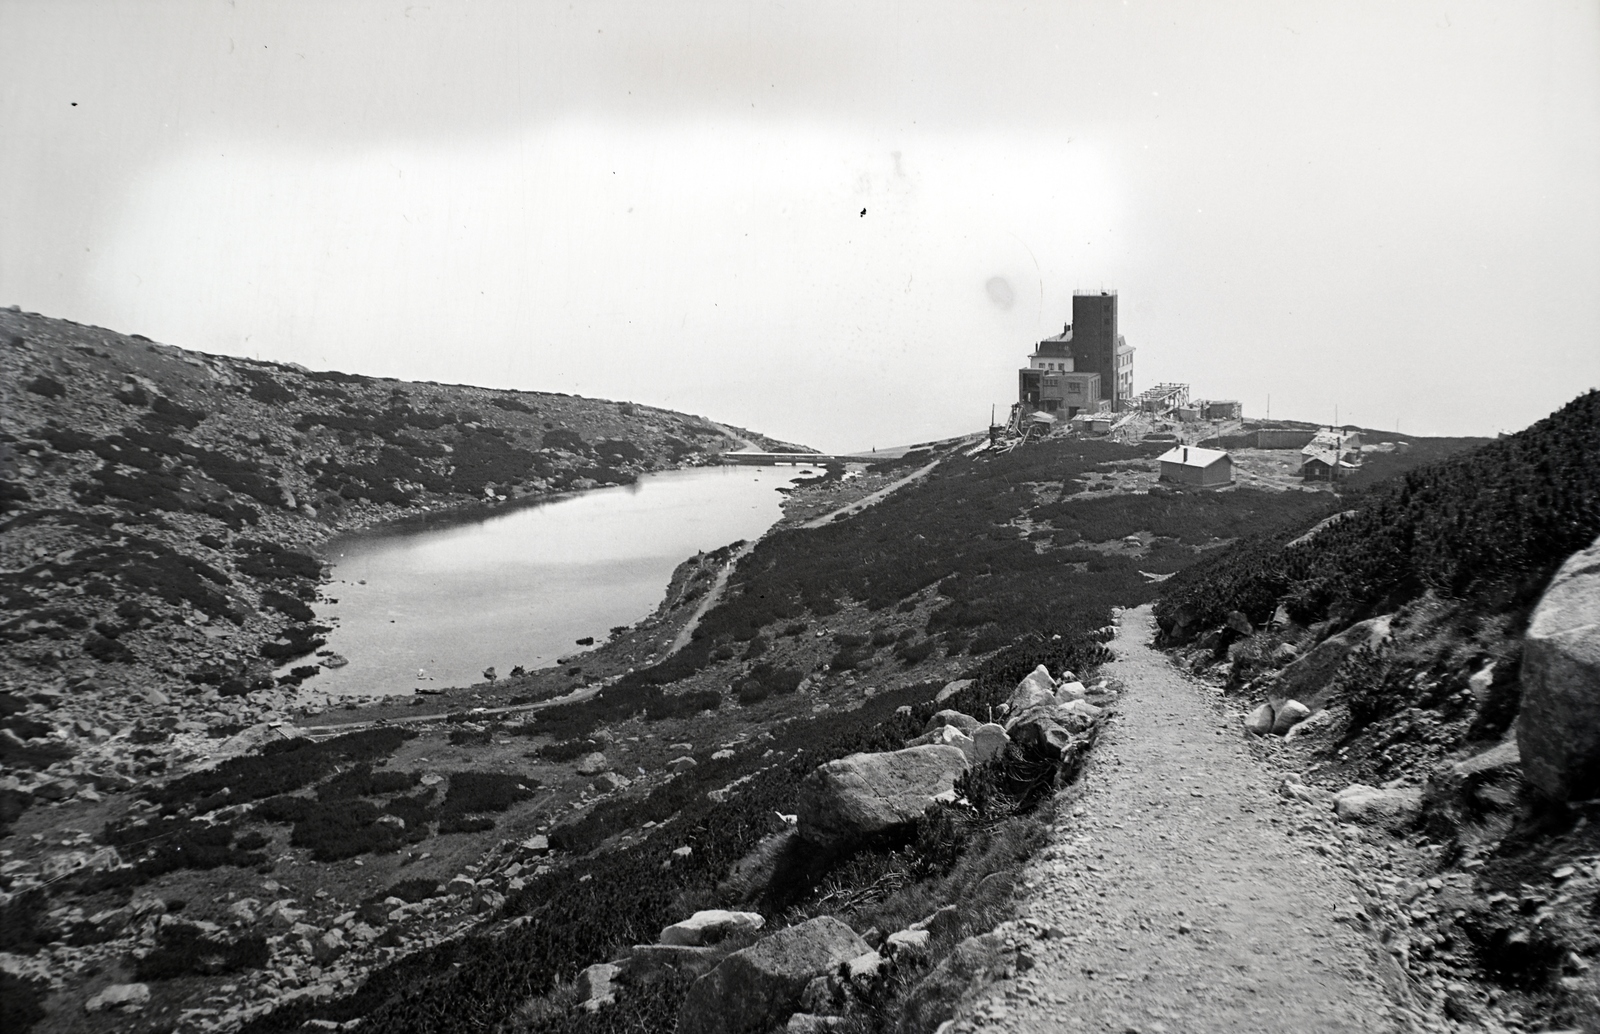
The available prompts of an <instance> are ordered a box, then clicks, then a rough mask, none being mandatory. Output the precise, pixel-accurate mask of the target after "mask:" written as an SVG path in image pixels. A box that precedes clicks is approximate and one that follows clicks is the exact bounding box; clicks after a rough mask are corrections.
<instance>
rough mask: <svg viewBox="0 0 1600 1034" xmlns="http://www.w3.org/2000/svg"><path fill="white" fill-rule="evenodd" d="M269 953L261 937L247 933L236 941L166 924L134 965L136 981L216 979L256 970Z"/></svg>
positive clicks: (264, 938) (193, 928) (183, 925)
mask: <svg viewBox="0 0 1600 1034" xmlns="http://www.w3.org/2000/svg"><path fill="white" fill-rule="evenodd" d="M268 957H269V952H268V950H267V938H266V936H265V935H264V934H247V935H245V936H242V937H240V938H239V939H238V940H225V939H220V938H212V937H207V936H206V935H205V934H204V933H203V932H201V929H200V928H199V927H198V926H194V925H192V924H190V923H169V924H166V925H163V926H162V927H161V928H160V929H159V930H158V931H157V932H156V946H155V948H154V949H153V950H152V951H151V952H150V953H149V954H148V955H146V956H145V957H144V958H142V959H139V960H138V961H137V962H136V963H135V965H134V975H135V976H136V977H137V978H138V979H140V980H171V979H172V978H174V977H183V976H191V975H195V976H216V975H218V974H221V973H235V972H238V971H239V970H242V969H260V968H261V967H263V966H265V965H266V964H267V959H268Z"/></svg>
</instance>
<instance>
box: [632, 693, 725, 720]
mask: <svg viewBox="0 0 1600 1034" xmlns="http://www.w3.org/2000/svg"><path fill="white" fill-rule="evenodd" d="M721 706H722V694H721V693H718V692H717V691H716V690H714V689H699V690H692V691H690V692H688V693H664V694H661V695H659V696H657V697H656V698H655V699H654V700H652V701H651V703H650V704H649V706H648V707H647V708H646V709H645V717H646V718H647V719H649V720H650V721H652V722H660V721H665V720H666V719H668V718H693V717H694V716H695V715H697V714H700V713H701V712H703V711H715V710H716V709H717V708H719V707H721Z"/></svg>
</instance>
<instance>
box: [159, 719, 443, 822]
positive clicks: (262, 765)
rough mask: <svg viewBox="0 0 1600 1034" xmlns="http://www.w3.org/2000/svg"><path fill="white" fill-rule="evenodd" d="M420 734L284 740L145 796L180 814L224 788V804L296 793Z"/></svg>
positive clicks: (376, 732) (371, 732)
mask: <svg viewBox="0 0 1600 1034" xmlns="http://www.w3.org/2000/svg"><path fill="white" fill-rule="evenodd" d="M416 735H417V734H416V733H415V732H414V731H412V730H409V729H397V728H378V729H365V730H362V731H361V732H352V733H346V734H345V735H343V736H338V737H335V738H334V739H331V740H325V741H323V742H320V743H318V742H313V741H311V740H308V739H292V740H279V741H277V742H275V743H271V744H268V745H267V746H266V747H265V748H263V749H262V751H261V752H260V753H259V754H247V755H245V756H244V757H237V758H229V759H228V760H227V761H224V762H223V763H222V764H220V765H218V766H217V767H216V768H213V769H211V770H209V771H205V772H194V773H191V774H190V775H187V776H184V777H183V778H182V779H177V780H174V781H173V782H171V783H168V784H166V785H165V786H159V787H152V788H150V789H149V790H147V791H146V793H145V796H146V797H148V798H149V799H151V800H153V801H155V802H156V803H158V804H163V805H166V806H167V807H168V808H172V809H176V808H177V807H179V806H181V805H183V804H187V803H189V802H192V801H196V800H200V799H210V798H213V797H215V796H217V794H218V791H220V790H222V789H224V788H226V789H228V790H229V796H228V797H225V798H221V800H222V801H223V802H227V803H234V804H239V803H243V802H244V801H255V800H261V799H262V798H266V797H272V796H274V795H277V794H286V793H293V792H294V791H295V790H298V789H300V788H301V787H305V786H309V785H311V784H312V783H314V782H317V781H318V780H319V779H322V778H323V777H324V776H326V775H329V774H330V773H332V772H333V771H334V769H335V768H336V767H338V766H339V765H341V764H350V763H354V762H361V761H375V760H377V759H378V758H382V757H387V756H388V755H390V754H393V753H394V752H395V751H396V750H398V749H399V748H400V744H402V743H404V742H405V741H406V740H408V739H411V738H413V737H415V736H416ZM217 806H218V807H220V804H219V805H217Z"/></svg>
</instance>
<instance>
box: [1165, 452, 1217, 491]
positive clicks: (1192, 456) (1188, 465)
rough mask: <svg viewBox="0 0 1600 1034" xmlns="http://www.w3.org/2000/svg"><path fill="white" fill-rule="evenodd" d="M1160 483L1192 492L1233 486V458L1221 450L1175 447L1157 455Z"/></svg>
mask: <svg viewBox="0 0 1600 1034" xmlns="http://www.w3.org/2000/svg"><path fill="white" fill-rule="evenodd" d="M1160 463H1161V480H1162V481H1167V482H1170V483H1172V484H1175V485H1189V486H1190V487H1192V488H1221V487H1222V486H1223V485H1231V484H1233V457H1232V456H1229V455H1228V454H1227V453H1226V452H1224V451H1222V450H1221V449H1202V448H1200V447H1199V446H1196V445H1178V446H1175V447H1173V448H1171V449H1169V450H1167V451H1166V452H1164V453H1162V454H1161V459H1160Z"/></svg>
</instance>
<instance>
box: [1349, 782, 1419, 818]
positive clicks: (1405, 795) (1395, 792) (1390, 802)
mask: <svg viewBox="0 0 1600 1034" xmlns="http://www.w3.org/2000/svg"><path fill="white" fill-rule="evenodd" d="M1333 808H1334V812H1335V813H1336V814H1337V815H1338V816H1339V818H1341V819H1343V820H1344V821H1346V822H1356V823H1360V824H1362V825H1368V826H1371V825H1394V824H1398V823H1402V822H1405V821H1407V820H1409V819H1413V818H1416V816H1417V813H1418V812H1419V811H1420V810H1421V809H1422V791H1421V790H1419V789H1416V788H1414V787H1394V788H1391V789H1379V788H1378V787H1376V786H1367V785H1366V784H1364V783H1352V784H1351V785H1349V786H1347V787H1345V788H1344V789H1343V790H1340V791H1339V792H1338V793H1336V794H1334V795H1333Z"/></svg>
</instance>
